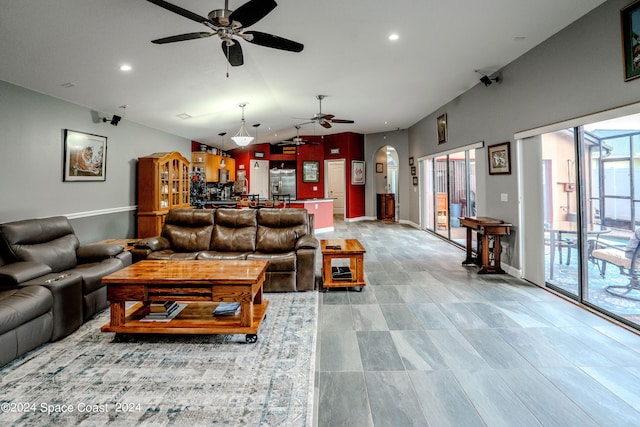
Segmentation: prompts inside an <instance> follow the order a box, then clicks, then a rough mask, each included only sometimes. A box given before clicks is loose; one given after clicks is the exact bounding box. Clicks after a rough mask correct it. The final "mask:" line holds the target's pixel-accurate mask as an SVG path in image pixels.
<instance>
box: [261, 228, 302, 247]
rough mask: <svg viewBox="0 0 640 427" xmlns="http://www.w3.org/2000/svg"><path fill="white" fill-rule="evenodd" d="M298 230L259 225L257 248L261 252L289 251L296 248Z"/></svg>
mask: <svg viewBox="0 0 640 427" xmlns="http://www.w3.org/2000/svg"><path fill="white" fill-rule="evenodd" d="M297 239H298V231H297V230H295V229H293V228H271V227H265V226H262V225H259V226H258V237H257V244H256V248H257V249H258V251H261V252H289V251H292V250H294V249H295V246H296V240H297Z"/></svg>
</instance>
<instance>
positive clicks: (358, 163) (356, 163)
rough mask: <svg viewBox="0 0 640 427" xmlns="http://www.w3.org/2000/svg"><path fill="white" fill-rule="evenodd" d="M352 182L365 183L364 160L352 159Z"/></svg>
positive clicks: (354, 183) (356, 183)
mask: <svg viewBox="0 0 640 427" xmlns="http://www.w3.org/2000/svg"><path fill="white" fill-rule="evenodd" d="M351 184H353V185H364V161H363V160H352V161H351Z"/></svg>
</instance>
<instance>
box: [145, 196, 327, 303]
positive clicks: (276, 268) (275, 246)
mask: <svg viewBox="0 0 640 427" xmlns="http://www.w3.org/2000/svg"><path fill="white" fill-rule="evenodd" d="M207 239H208V240H207ZM317 248H318V240H317V239H316V238H315V237H314V236H313V230H312V225H311V223H310V221H309V214H308V213H307V211H306V209H298V208H293V209H257V210H256V209H216V210H211V209H173V210H171V211H169V213H168V214H167V217H166V219H165V224H164V226H163V228H162V233H161V235H160V236H156V237H150V238H146V239H143V240H141V241H139V242H138V243H137V244H136V247H135V248H134V250H133V255H134V258H135V259H144V258H146V259H211V260H237V259H266V260H268V261H269V267H268V269H267V274H266V278H265V284H264V291H265V292H284V291H303V290H313V289H314V288H315V256H316V250H317Z"/></svg>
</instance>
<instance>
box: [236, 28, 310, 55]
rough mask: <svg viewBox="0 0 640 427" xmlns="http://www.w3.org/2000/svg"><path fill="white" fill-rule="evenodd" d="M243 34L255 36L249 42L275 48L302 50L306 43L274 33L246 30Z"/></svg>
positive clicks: (293, 50) (292, 50)
mask: <svg viewBox="0 0 640 427" xmlns="http://www.w3.org/2000/svg"><path fill="white" fill-rule="evenodd" d="M243 34H245V35H251V36H253V37H252V39H251V40H249V39H247V41H248V42H250V43H253V44H257V45H260V46H266V47H271V48H273V49H280V50H288V51H290V52H301V51H302V49H304V45H303V44H301V43H298V42H294V41H293V40H289V39H285V38H283V37H278V36H274V35H273V34H267V33H263V32H260V31H245V32H244V33H243Z"/></svg>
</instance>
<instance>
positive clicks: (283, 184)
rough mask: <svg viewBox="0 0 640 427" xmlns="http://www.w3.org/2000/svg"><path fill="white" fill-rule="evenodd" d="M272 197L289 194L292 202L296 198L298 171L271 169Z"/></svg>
mask: <svg viewBox="0 0 640 427" xmlns="http://www.w3.org/2000/svg"><path fill="white" fill-rule="evenodd" d="M269 190H270V192H271V194H270V196H271V197H273V196H275V195H280V194H288V195H290V196H291V200H293V199H295V198H296V170H295V169H270V170H269Z"/></svg>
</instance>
